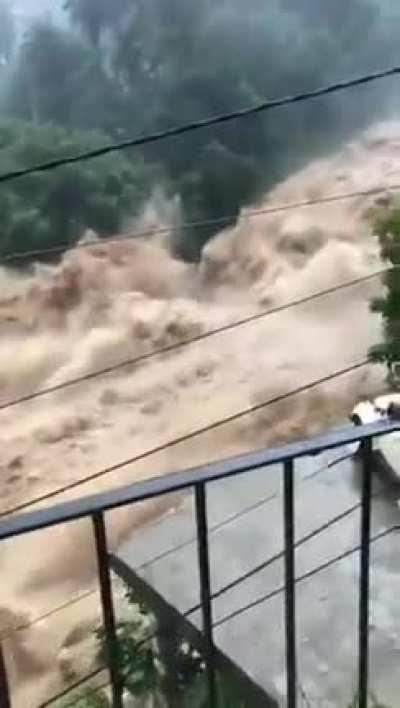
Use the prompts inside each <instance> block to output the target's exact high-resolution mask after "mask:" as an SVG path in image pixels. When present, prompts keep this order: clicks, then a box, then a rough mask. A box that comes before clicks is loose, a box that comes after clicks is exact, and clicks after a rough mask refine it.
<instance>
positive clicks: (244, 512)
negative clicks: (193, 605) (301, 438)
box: [0, 454, 392, 642]
mask: <svg viewBox="0 0 400 708" xmlns="http://www.w3.org/2000/svg"><path fill="white" fill-rule="evenodd" d="M349 457H353V454H350V455H346V456H343V457H340V458H338V459H335V460H333V461H331V462H329V463H328V464H326V465H324V466H323V467H322V468H320V469H319V470H318V471H317V472H318V473H321V472H323V471H324V470H327V469H331V468H332V467H334V466H336V465H337V464H339V463H340V462H343V460H345V459H348V458H349ZM316 474H317V473H314V475H312V477H314V476H315V475H316ZM309 479H311V477H306V478H305V481H308V480H309ZM390 486H392V485H390ZM387 488H388V487H387ZM387 488H384V490H383V491H386V489H387ZM379 494H382V492H379V493H377V495H376V496H378V495H379ZM279 496H280V493H279V492H275V493H274V494H270V495H269V496H266V497H264V498H262V499H259V500H258V501H257V502H254V503H253V504H249V505H248V506H246V507H244V508H243V509H240V510H239V511H238V512H236V513H234V514H231V515H230V516H228V517H226V518H225V519H223V521H220V522H219V523H217V524H214V525H213V526H211V527H210V529H209V533H210V534H213V533H216V532H217V531H220V530H221V529H222V528H225V527H227V526H229V525H231V524H232V523H234V522H235V521H237V520H238V519H240V518H242V517H243V516H246V515H248V514H250V513H251V512H252V511H256V510H257V509H260V508H261V507H263V506H266V504H268V503H269V502H272V501H274V500H275V499H277V498H278V497H279ZM359 506H360V505H359V504H358V505H357V507H351V509H350V510H348V513H349V514H350V513H351V512H352V511H353V510H354V509H355V508H358V507H359ZM346 515H347V514H346ZM341 517H342V515H340V518H341ZM336 519H337V520H339V518H338V517H336ZM334 522H335V520H334V519H333V520H331V522H330V524H331V523H334ZM330 524H329V525H330ZM324 528H325V525H324V526H323V527H320V530H321V531H322V530H323V529H324ZM314 533H315V534H316V533H317V531H315V532H314ZM195 542H196V536H193V537H192V538H189V539H187V540H186V541H183V542H182V543H178V544H176V545H175V546H172V547H171V548H168V549H167V550H166V551H163V553H159V554H158V555H156V556H153V557H152V558H151V559H150V560H148V561H146V562H145V563H141V565H139V566H137V567H136V568H135V570H136V571H143V570H145V569H146V568H148V567H150V566H153V565H155V564H156V563H159V562H160V561H161V560H164V559H165V558H167V557H168V556H171V555H173V554H174V553H177V552H178V551H180V550H182V549H183V548H186V547H188V546H191V545H192V544H193V543H195ZM299 543H301V541H299ZM270 562H273V561H272V560H270ZM255 572H256V571H255V570H254V573H255ZM241 581H242V577H241V578H239V582H241ZM96 593H98V588H97V587H96V588H91V589H90V590H87V591H85V592H83V593H81V594H80V595H78V596H77V597H75V598H72V599H71V600H68V601H67V602H64V603H62V604H61V605H57V606H56V607H53V608H52V609H51V610H48V611H47V612H45V613H44V614H42V615H39V616H38V617H34V618H33V619H32V620H30V621H29V622H23V623H22V624H20V625H17V626H16V627H13V629H12V630H10V631H9V632H6V633H5V634H3V635H0V642H2V641H5V640H7V639H9V638H10V637H12V636H13V635H14V634H15V633H17V632H22V631H25V630H27V629H30V628H31V627H33V626H35V625H36V624H39V623H40V622H42V621H43V620H46V619H48V618H50V617H52V616H53V615H55V614H58V613H59V612H62V611H63V610H65V609H68V607H70V606H72V605H75V604H77V603H78V602H81V601H82V600H85V599H86V598H87V597H90V596H91V595H95V594H96ZM219 594H221V591H219ZM213 597H216V595H214V596H213Z"/></svg>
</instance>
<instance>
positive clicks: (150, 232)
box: [0, 183, 400, 264]
mask: <svg viewBox="0 0 400 708" xmlns="http://www.w3.org/2000/svg"><path fill="white" fill-rule="evenodd" d="M398 190H400V184H396V183H394V184H388V185H385V186H382V187H371V188H370V189H361V190H356V191H353V192H345V193H343V192H342V193H339V194H330V195H327V196H326V197H316V198H315V199H303V200H300V201H297V202H289V203H287V204H278V205H276V206H270V207H264V208H263V209H251V210H248V211H245V212H242V213H241V214H239V215H237V214H229V215H226V216H219V217H216V218H213V219H203V220H199V221H186V222H183V223H182V224H180V225H179V226H160V227H154V228H151V227H149V228H146V229H142V230H135V231H130V232H129V233H126V234H122V235H121V236H117V237H115V236H113V237H112V238H101V239H99V240H98V241H82V242H78V243H75V244H71V242H68V243H63V244H60V245H58V246H50V247H49V248H41V249H35V250H29V251H16V252H15V253H8V254H6V255H5V256H2V257H0V264H7V263H11V262H12V261H18V260H24V259H25V260H26V259H28V258H35V257H39V256H50V255H55V254H57V253H63V252H64V251H66V250H77V249H79V250H80V249H85V248H93V247H96V246H102V245H103V244H114V243H124V242H125V241H131V240H134V239H139V238H145V237H146V236H162V235H168V234H172V233H177V232H180V231H185V230H187V229H191V230H196V229H203V228H207V227H211V226H221V227H222V226H227V225H229V224H232V223H233V222H238V223H240V220H245V219H254V218H257V217H260V216H268V215H271V214H279V213H281V212H285V211H292V210H294V209H303V208H306V207H311V206H318V205H320V204H321V205H322V204H333V203H335V202H341V201H346V200H350V199H357V198H358V197H372V196H374V195H377V194H384V193H385V192H395V191H398Z"/></svg>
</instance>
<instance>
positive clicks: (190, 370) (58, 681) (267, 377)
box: [0, 124, 400, 708]
mask: <svg viewBox="0 0 400 708" xmlns="http://www.w3.org/2000/svg"><path fill="white" fill-rule="evenodd" d="M396 182H400V125H398V124H381V125H378V126H376V127H374V128H372V129H370V130H369V131H368V132H367V133H365V134H363V135H362V136H360V137H359V139H357V140H355V141H354V142H352V143H351V144H349V145H347V146H346V147H345V148H344V149H343V150H342V151H341V152H340V153H337V154H335V155H333V156H330V157H329V158H326V159H321V160H318V161H314V162H312V163H311V164H310V165H309V166H307V167H306V168H304V169H302V170H301V171H299V172H298V173H296V174H293V175H292V176H291V177H290V178H289V179H287V180H286V181H285V182H284V183H282V184H281V185H279V186H277V187H276V188H275V189H274V190H273V191H272V192H270V193H269V194H268V195H266V197H265V200H264V201H263V203H262V204H257V205H256V207H264V206H265V207H268V206H272V205H276V204H286V203H290V202H297V201H300V200H304V199H310V198H320V197H324V196H328V195H331V194H338V193H346V192H351V191H353V190H360V189H370V188H375V187H384V186H385V185H388V184H393V183H396ZM394 198H395V197H394V196H391V194H390V193H386V194H383V195H380V196H379V197H360V198H357V199H352V200H347V201H340V202H336V203H334V204H330V205H327V204H325V205H318V206H313V207H307V208H302V209H297V210H293V211H287V212H280V213H277V214H275V215H268V216H267V215H265V216H259V217H257V218H251V217H250V216H248V217H246V212H245V211H244V212H243V214H242V218H241V219H240V221H239V222H238V225H237V226H236V227H235V228H231V229H227V230H225V231H223V232H221V233H220V234H218V235H217V236H216V237H215V238H214V239H213V240H212V241H211V242H210V243H209V244H208V245H207V246H206V247H205V249H204V252H203V254H202V258H201V261H200V262H199V264H197V265H188V264H186V263H182V262H179V261H177V260H176V259H174V258H173V257H172V256H171V255H170V253H169V250H168V238H165V239H163V241H162V242H161V241H157V240H156V239H154V240H150V241H147V242H141V241H137V240H136V241H121V242H120V243H112V244H101V243H93V245H90V246H89V247H87V248H84V249H75V250H72V251H70V252H68V253H67V254H65V255H64V257H63V258H62V260H61V262H60V263H59V264H58V265H55V266H51V267H50V266H37V267H36V268H35V269H34V270H32V272H30V273H29V274H28V275H27V274H21V273H18V272H16V271H12V270H5V269H3V270H2V271H1V273H0V278H1V284H2V295H1V300H0V362H1V365H0V400H1V401H2V402H5V401H8V400H10V399H12V398H13V397H15V396H19V395H23V394H24V393H26V392H29V391H35V390H37V389H39V388H41V387H44V386H51V385H54V384H58V383H60V382H62V381H64V380H67V379H70V378H75V377H76V376H80V375H81V374H84V373H85V372H87V371H90V370H94V369H97V368H101V367H103V366H108V365H110V364H113V363H115V362H117V361H120V360H123V359H124V358H129V357H132V356H136V355H139V354H141V353H144V352H147V351H149V350H151V349H153V348H159V347H163V346H165V345H168V344H170V343H174V342H177V341H179V340H181V339H187V338H190V337H192V336H196V335H198V334H201V333H203V332H205V331H207V330H208V329H212V328H215V327H218V326H219V325H222V324H225V323H228V322H233V321H235V320H237V319H240V318H243V317H245V316H246V315H250V314H252V313H254V312H259V311H261V310H263V309H267V308H269V307H273V306H275V305H280V304H283V303H285V302H286V301H289V300H291V299H294V298H299V297H301V296H303V295H308V294H311V293H313V292H316V291H318V290H320V289H325V288H328V287H330V286H331V285H336V284H338V283H342V282H345V281H347V280H351V279H352V278H357V277H359V276H362V275H365V274H368V273H371V272H373V271H374V270H377V269H379V268H380V267H382V263H381V261H380V259H379V249H378V246H377V243H376V239H374V237H373V235H372V230H371V218H370V212H371V207H374V206H376V204H377V203H378V204H379V205H381V206H382V205H383V206H385V205H388V204H390V203H391V200H393V199H394ZM381 288H382V285H381V283H380V281H379V279H376V280H371V281H369V282H367V283H364V284H362V285H358V286H357V287H354V288H350V289H347V290H344V291H342V292H339V293H336V294H334V295H329V296H325V297H323V298H321V299H319V300H317V301H314V302H312V303H310V304H308V305H302V306H301V307H297V308H295V309H292V310H288V311H286V312H282V313H280V314H277V315H274V316H270V317H268V318H265V319H262V320H259V321H257V322H254V323H252V324H249V325H246V326H244V327H242V328H240V329H236V330H232V331H231V332H227V333H225V334H223V335H219V336H215V337H212V338H209V339H206V340H203V341H201V342H197V343H195V344H193V345H191V346H188V347H185V348H184V349H181V350H178V351H175V352H174V353H171V354H168V355H166V356H163V357H156V358H154V359H151V360H149V361H147V362H146V363H143V364H141V365H138V366H136V367H131V368H125V369H121V370H119V371H117V372H115V373H114V374H110V375H108V376H103V377H101V378H99V379H96V380H93V381H91V382H87V383H85V384H81V385H79V386H74V387H71V388H68V389H65V390H64V391H60V392H58V393H56V394H53V395H51V396H46V397H43V398H40V399H37V400H35V401H32V402H30V403H26V404H24V405H21V406H17V407H15V408H10V409H6V410H3V411H2V412H1V413H0V415H1V431H2V445H1V448H0V465H1V477H0V485H1V497H0V498H1V510H2V511H6V510H7V509H9V508H12V507H13V506H14V505H16V504H19V503H21V502H24V501H26V500H28V499H33V498H35V497H36V496H38V495H41V494H43V493H44V492H47V491H50V490H53V489H55V488H57V487H59V486H63V485H65V484H66V483H68V482H70V481H75V480H79V479H83V478H85V476H87V475H88V474H91V473H93V472H95V471H96V470H97V469H101V468H103V467H106V466H107V465H111V464H114V463H116V462H119V461H121V460H123V459H124V458H126V457H132V456H133V455H135V454H136V453H140V452H142V451H144V450H146V449H148V448H151V447H153V446H155V445H159V444H161V443H162V442H163V441H169V440H171V439H172V438H174V437H175V436H180V435H182V434H184V433H186V432H189V431H191V430H193V429H195V428H198V427H201V426H203V425H206V424H208V423H210V422H211V421H214V420H218V419H219V418H221V417H223V416H225V415H229V414H230V413H232V412H233V411H237V410H240V409H242V408H244V407H246V406H248V405H251V404H252V403H254V402H258V401H260V400H264V399H267V398H269V397H271V396H272V395H275V394H278V393H281V392H284V391H286V390H290V389H292V388H294V387H296V386H297V385H301V384H303V383H305V382H307V381H311V380H313V379H314V378H318V377H321V376H324V375H325V374H328V373H331V372H332V371H335V370H336V369H340V368H343V367H345V366H347V365H350V364H352V363H353V362H355V361H359V360H360V359H363V358H364V357H365V355H366V352H367V350H368V348H369V346H370V345H371V344H372V343H374V342H376V341H377V340H379V337H380V323H379V320H378V319H377V317H376V316H374V315H372V314H371V313H370V312H369V307H368V303H369V300H370V299H371V297H372V296H373V295H375V294H377V293H379V292H380V290H381ZM382 382H383V376H382V371H381V369H380V368H379V367H369V368H366V369H361V370H359V371H357V372H355V373H353V374H351V375H348V376H346V377H344V378H341V379H338V380H337V381H334V382H331V383H329V384H326V385H325V386H323V387H321V388H319V389H318V390H315V391H313V392H310V393H309V394H307V395H302V396H298V397H296V398H293V399H291V400H288V401H286V402H285V403H282V404H280V405H276V406H273V407H270V408H268V409H266V410H264V411H263V412H260V413H258V414H256V415H252V416H249V417H247V418H244V419H242V420H241V421H240V422H237V423H235V424H232V425H229V426H225V427H222V428H219V429H218V430H215V431H214V432H212V433H209V434H207V435H203V436H202V437H201V438H197V439H196V438H195V439H193V440H191V441H190V442H189V443H186V444H183V445H180V446H176V447H173V448H171V449H169V450H168V451H166V452H164V453H159V454H157V455H154V456H152V457H151V458H149V459H147V460H144V461H142V462H139V463H137V464H134V465H131V466H128V467H126V468H124V469H122V470H120V471H118V472H116V473H113V474H110V475H108V476H105V477H103V478H102V479H100V480H98V481H97V482H96V483H91V484H86V485H82V486H81V487H79V489H75V490H74V491H73V492H71V493H70V494H69V495H66V494H64V495H61V496H60V497H58V498H57V500H58V501H61V500H65V499H66V498H75V497H77V496H80V495H83V494H88V493H92V492H94V491H99V490H104V489H109V488H112V487H115V486H116V485H122V484H126V483H128V482H132V481H133V480H139V479H143V478H146V477H149V476H153V475H158V474H163V473H166V472H168V471H170V470H176V469H182V468H185V467H186V466H189V465H190V466H191V465H193V464H197V463H201V462H206V461H210V460H212V459H217V458H220V457H223V456H227V455H231V454H235V453H238V452H241V451H244V450H248V449H251V448H253V447H259V446H261V445H267V444H270V443H272V442H277V441H283V440H287V439H290V438H294V437H301V436H304V435H307V434H310V433H313V432H316V431H318V430H321V429H324V428H326V427H327V426H328V425H329V424H331V423H335V422H336V421H338V420H342V419H343V417H344V416H345V415H346V414H347V412H348V410H349V408H350V407H351V406H352V405H353V404H354V401H355V400H356V399H357V398H359V397H361V396H363V395H366V394H368V393H371V392H375V391H379V390H380V389H381V388H382V385H383V383H382ZM175 502H176V500H165V501H163V502H162V503H160V504H158V503H156V502H153V503H152V504H151V505H142V506H141V507H140V508H137V509H134V510H132V509H130V510H121V511H119V512H118V513H113V514H112V517H111V518H110V519H109V524H108V527H109V534H110V539H111V543H112V545H113V546H114V547H116V546H118V545H119V544H120V543H121V542H122V540H124V539H126V538H127V537H128V536H129V535H131V534H132V533H139V532H140V531H139V528H140V526H141V525H142V524H143V523H145V522H146V521H147V520H148V519H150V518H154V517H155V516H157V515H159V514H161V513H163V512H165V511H166V509H167V507H170V506H171V505H173V504H174V503H175ZM0 572H1V579H2V582H1V585H0V632H1V633H2V635H3V636H4V634H7V633H9V632H10V631H12V630H13V629H14V628H15V627H16V626H18V625H19V624H21V622H22V623H25V622H26V621H29V620H31V619H34V618H35V617H37V616H38V615H40V614H42V613H43V612H46V611H48V610H50V609H51V608H52V607H54V606H57V605H59V604H62V603H63V602H65V601H66V600H68V599H70V598H71V597H74V596H75V595H76V594H77V593H80V592H82V591H84V590H85V589H87V588H88V587H90V586H91V585H92V583H93V582H94V581H95V577H94V564H93V545H92V538H91V531H90V526H89V525H88V524H86V523H83V522H80V523H77V524H73V525H71V524H70V525H68V526H65V527H63V528H60V529H52V530H51V531H47V532H38V533H35V534H33V535H32V536H31V537H27V538H20V539H18V540H15V541H12V542H7V543H4V544H2V546H1V548H0ZM97 612H98V608H97V601H94V598H93V596H90V597H89V598H86V599H85V600H83V601H81V603H77V604H76V605H73V606H72V607H71V608H69V609H68V610H66V611H63V612H59V613H57V614H56V615H53V616H52V617H51V618H48V619H47V620H43V621H42V622H41V623H39V624H36V625H34V627H32V628H31V629H29V630H25V631H20V632H17V633H14V634H13V635H12V637H11V638H9V639H7V640H6V641H5V649H6V656H7V663H8V666H9V670H10V676H11V682H12V684H13V697H14V701H15V706H16V708H19V707H21V708H26V707H27V706H32V708H35V706H37V705H38V704H39V703H40V701H41V700H44V699H45V698H47V697H48V696H50V695H52V694H53V693H55V692H56V691H57V690H59V689H60V688H61V687H62V686H63V685H64V684H66V683H68V681H71V678H72V677H74V676H77V675H79V674H80V672H81V671H82V670H83V669H84V668H85V666H84V665H83V664H84V663H85V662H82V660H81V657H82V656H83V655H84V656H85V657H86V663H87V664H90V661H91V658H90V657H91V652H88V651H86V650H85V651H83V650H82V647H87V646H88V643H89V644H90V642H91V641H92V640H91V628H92V627H93V626H94V625H95V623H96V621H97ZM71 633H72V638H71ZM86 668H87V667H86Z"/></svg>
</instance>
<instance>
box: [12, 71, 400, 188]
mask: <svg viewBox="0 0 400 708" xmlns="http://www.w3.org/2000/svg"><path fill="white" fill-rule="evenodd" d="M399 73H400V66H393V67H390V68H388V69H384V70H382V71H376V72H373V73H369V74H365V75H363V76H359V77H357V78H354V79H347V80H344V81H338V82H337V83H333V84H329V85H327V86H323V87H322V88H318V89H315V90H313V91H304V92H302V93H298V94H294V95H291V96H285V97H283V98H277V99H274V100H268V101H263V102H261V103H256V104H255V105H253V106H250V107H248V108H241V109H239V110H236V111H232V112H231V113H222V114H219V115H215V116H209V117H207V118H203V119H201V120H196V121H193V122H192V123H186V124H184V125H178V126H175V127H173V128H169V129H167V130H162V131H156V132H154V133H150V134H148V135H143V136H140V137H137V138H133V139H129V140H124V141H122V142H118V143H112V144H110V145H104V146H103V147H100V148H96V149H95V150H89V151H87V152H83V153H80V154H77V155H72V156H70V157H62V158H57V159H55V160H49V161H48V162H44V163H42V164H38V165H34V166H32V167H27V168H24V169H19V170H12V171H10V172H6V173H4V174H2V175H0V183H2V182H10V181H11V180H15V179H19V178H20V177H26V176H27V175H31V174H35V173H39V172H47V171H49V170H54V169H57V168H58V167H63V166H65V165H73V164H76V163H77V162H83V161H87V160H92V159H93V158H96V157H102V156H104V155H109V154H110V153H114V152H118V151H121V150H126V149H127V148H133V147H142V146H144V145H150V144H152V143H156V142H159V141H160V140H166V139H167V138H172V137H177V136H179V135H185V134H186V133H193V132H195V131H197V130H202V129H204V128H209V127H211V126H215V125H223V124H225V123H231V122H233V121H235V120H241V119H243V118H248V117H250V116H254V115H257V114H258V113H265V112H267V111H270V110H273V109H275V108H280V107H282V106H288V105H292V104H295V103H302V102H304V101H309V100H310V99H314V98H320V97H322V96H328V95H330V94H333V93H337V92H338V91H343V90H345V89H350V88H354V87H356V86H362V85H365V84H369V83H371V82H373V81H377V80H379V79H383V78H387V77H390V76H395V75H397V74H399Z"/></svg>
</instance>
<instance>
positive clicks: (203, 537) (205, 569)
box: [195, 482, 217, 708]
mask: <svg viewBox="0 0 400 708" xmlns="http://www.w3.org/2000/svg"><path fill="white" fill-rule="evenodd" d="M195 499H196V524H197V544H198V559H199V573H200V599H201V611H202V620H203V634H204V640H205V642H204V645H205V661H206V668H207V681H208V695H209V706H210V708H216V707H217V685H216V676H215V664H214V641H213V630H212V622H213V620H212V600H211V581H210V558H209V548H208V522H207V501H206V489H205V484H204V482H201V483H199V484H196V486H195Z"/></svg>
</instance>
